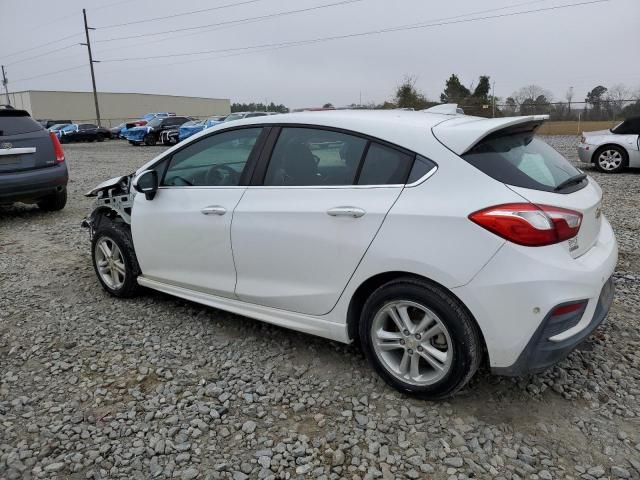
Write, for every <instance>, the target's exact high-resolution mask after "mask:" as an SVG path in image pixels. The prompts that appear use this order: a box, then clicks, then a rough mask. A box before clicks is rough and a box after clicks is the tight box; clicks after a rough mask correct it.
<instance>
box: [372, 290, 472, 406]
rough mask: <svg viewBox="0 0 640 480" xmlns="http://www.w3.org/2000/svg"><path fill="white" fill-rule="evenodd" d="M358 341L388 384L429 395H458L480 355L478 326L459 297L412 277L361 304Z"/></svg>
mask: <svg viewBox="0 0 640 480" xmlns="http://www.w3.org/2000/svg"><path fill="white" fill-rule="evenodd" d="M360 343H361V345H362V347H363V349H364V352H365V354H366V356H367V359H368V360H369V362H370V363H371V365H372V366H373V368H374V369H375V370H376V371H377V372H378V374H379V375H380V376H381V377H382V378H383V379H384V380H385V381H386V382H387V383H388V384H389V385H391V386H393V387H394V388H396V389H398V390H400V391H402V392H405V393H410V394H414V395H417V396H419V397H421V398H425V399H439V398H444V397H448V396H451V395H453V394H455V393H456V392H457V391H458V390H460V389H461V388H462V387H463V386H464V385H465V384H466V383H467V382H468V381H469V380H470V379H471V377H472V376H473V374H474V373H475V372H476V370H477V369H478V366H479V364H480V360H481V356H482V341H481V337H480V333H479V331H478V328H477V326H476V324H475V322H474V320H473V319H472V318H471V316H470V315H469V313H468V312H467V311H466V310H465V308H464V307H463V306H462V305H461V304H460V302H459V301H458V300H457V299H456V298H454V297H453V296H452V295H450V294H449V293H448V292H446V291H445V290H444V289H442V288H440V287H437V286H435V285H433V284H431V283H429V282H426V281H422V280H418V279H414V278H403V279H398V280H393V281H391V282H389V283H387V284H385V285H383V286H381V287H380V288H378V289H377V290H376V291H375V292H373V294H372V295H371V296H370V297H369V299H368V300H367V301H366V303H365V305H364V307H363V309H362V314H361V323H360Z"/></svg>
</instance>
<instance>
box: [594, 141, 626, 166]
mask: <svg viewBox="0 0 640 480" xmlns="http://www.w3.org/2000/svg"><path fill="white" fill-rule="evenodd" d="M611 147H616V148H617V149H619V150H622V164H623V165H624V166H625V167H628V166H629V153H628V152H627V149H626V148H624V147H623V146H622V145H618V144H617V143H605V144H604V145H600V146H599V147H598V148H596V150H595V151H594V152H593V156H592V157H591V163H597V162H598V156H599V155H600V152H601V151H602V150H605V149H607V148H611Z"/></svg>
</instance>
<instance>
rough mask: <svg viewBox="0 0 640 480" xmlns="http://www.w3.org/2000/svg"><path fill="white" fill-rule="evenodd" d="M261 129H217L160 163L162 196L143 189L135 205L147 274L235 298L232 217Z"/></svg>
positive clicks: (134, 227) (139, 251)
mask: <svg viewBox="0 0 640 480" xmlns="http://www.w3.org/2000/svg"><path fill="white" fill-rule="evenodd" d="M261 133H262V128H260V127H248V128H237V129H233V130H225V131H222V132H217V133H215V134H212V135H209V136H206V137H203V138H201V139H199V140H197V141H196V142H193V143H190V144H188V145H186V146H185V147H184V148H182V149H179V150H176V151H175V152H174V153H173V154H171V155H170V156H169V157H167V158H165V159H163V160H161V161H160V162H159V163H157V164H156V166H155V167H154V168H155V169H156V170H157V171H158V172H159V177H160V178H161V181H160V187H159V188H158V191H157V194H156V195H155V197H154V198H153V199H151V200H148V199H147V198H145V195H136V196H135V199H134V205H133V209H132V221H131V231H132V235H133V243H134V247H135V250H136V255H137V258H138V262H139V263H140V267H141V270H142V274H143V275H144V276H145V277H147V278H149V279H152V280H156V281H160V282H165V283H169V284H173V285H176V286H181V287H185V288H189V289H192V290H198V291H201V292H204V293H209V294H214V295H220V296H226V297H233V296H234V287H235V283H236V272H235V268H234V264H233V255H232V251H231V237H230V235H231V231H230V228H231V219H232V215H233V210H234V208H235V207H236V205H237V204H238V201H239V200H240V198H241V197H242V194H243V193H244V191H245V188H246V183H247V180H246V178H247V175H249V171H250V169H251V168H252V165H253V164H254V157H255V152H256V151H257V150H258V149H259V145H260V144H261V141H259V140H260V139H261V138H262V137H261ZM256 145H258V146H256Z"/></svg>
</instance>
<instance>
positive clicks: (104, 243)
mask: <svg viewBox="0 0 640 480" xmlns="http://www.w3.org/2000/svg"><path fill="white" fill-rule="evenodd" d="M91 253H92V259H93V268H94V270H95V272H96V275H97V276H98V280H99V281H100V284H101V285H102V288H104V289H105V290H106V291H107V292H109V293H110V294H111V295H114V296H116V297H123V298H129V297H133V296H135V295H137V294H138V293H139V291H140V286H139V285H138V280H137V279H138V275H140V266H139V265H138V259H137V258H136V254H135V251H134V249H133V241H132V239H131V233H130V231H129V229H128V228H127V227H126V226H124V225H122V224H119V223H114V222H111V221H108V220H105V221H103V222H102V223H101V225H100V226H99V227H98V229H97V230H96V232H95V233H94V236H93V241H92V242H91Z"/></svg>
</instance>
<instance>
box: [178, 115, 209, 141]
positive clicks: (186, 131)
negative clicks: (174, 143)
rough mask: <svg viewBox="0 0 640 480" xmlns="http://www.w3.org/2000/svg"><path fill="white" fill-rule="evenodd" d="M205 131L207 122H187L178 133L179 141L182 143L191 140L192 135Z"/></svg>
mask: <svg viewBox="0 0 640 480" xmlns="http://www.w3.org/2000/svg"><path fill="white" fill-rule="evenodd" d="M204 129H205V122H204V121H202V120H194V121H192V122H187V123H185V124H183V125H181V126H180V130H179V133H178V141H179V142H181V141H183V140H184V139H186V138H189V137H190V136H191V135H195V134H196V133H198V132H201V131H202V130H204Z"/></svg>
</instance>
